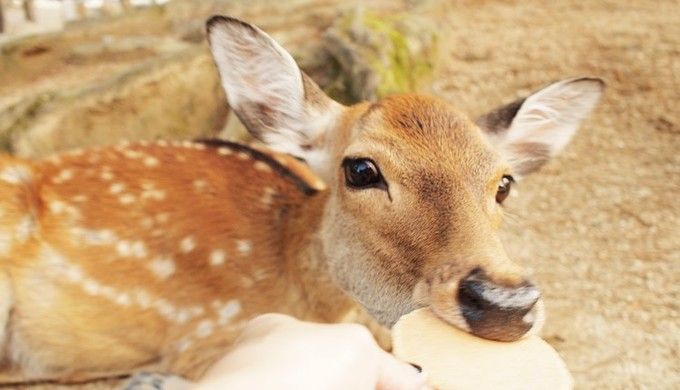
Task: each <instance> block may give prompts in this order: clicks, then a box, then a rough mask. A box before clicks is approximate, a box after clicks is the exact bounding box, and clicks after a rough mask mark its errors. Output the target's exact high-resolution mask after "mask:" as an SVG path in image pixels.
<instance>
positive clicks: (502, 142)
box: [476, 77, 604, 175]
mask: <svg viewBox="0 0 680 390" xmlns="http://www.w3.org/2000/svg"><path fill="white" fill-rule="evenodd" d="M603 89H604V82H603V81H602V80H600V79H597V78H585V77H584V78H574V79H567V80H562V81H559V82H556V83H554V84H551V85H549V86H547V87H545V88H543V89H541V90H539V91H537V92H535V93H534V94H532V95H530V96H528V97H526V98H521V99H518V100H516V101H514V102H512V103H510V104H506V105H505V106H502V107H500V108H497V109H495V110H493V111H491V112H489V113H487V114H485V115H483V116H481V117H479V118H478V119H477V121H476V122H477V125H478V126H479V127H480V128H481V129H482V130H483V131H484V133H485V134H486V135H487V137H488V139H489V140H490V141H491V143H492V144H494V146H496V147H497V148H498V150H500V152H501V154H503V156H504V157H505V158H506V159H507V160H508V161H509V162H510V163H511V164H512V166H513V168H514V170H515V172H516V173H517V174H519V175H525V174H527V173H531V172H533V171H535V170H536V169H538V168H540V167H541V166H542V165H543V164H545V163H546V162H547V161H548V160H549V159H550V158H551V157H553V156H555V155H556V154H557V153H559V152H560V151H561V150H562V149H563V148H564V147H565V146H566V145H567V144H568V143H569V141H570V140H571V138H572V137H573V135H574V134H575V133H576V130H578V128H579V126H580V125H581V122H582V121H583V120H584V119H585V118H586V117H587V116H588V114H590V112H591V111H592V110H593V109H594V108H595V105H596V104H597V102H598V100H599V99H600V96H601V95H602V91H603Z"/></svg>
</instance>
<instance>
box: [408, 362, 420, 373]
mask: <svg viewBox="0 0 680 390" xmlns="http://www.w3.org/2000/svg"><path fill="white" fill-rule="evenodd" d="M409 364H410V365H412V366H413V368H415V369H416V370H418V372H423V368H422V367H420V366H419V365H417V364H415V363H409Z"/></svg>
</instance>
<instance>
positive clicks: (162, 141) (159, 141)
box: [156, 139, 169, 146]
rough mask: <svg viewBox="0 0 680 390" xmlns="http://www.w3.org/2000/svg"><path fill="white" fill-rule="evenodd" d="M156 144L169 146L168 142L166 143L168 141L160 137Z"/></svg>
mask: <svg viewBox="0 0 680 390" xmlns="http://www.w3.org/2000/svg"><path fill="white" fill-rule="evenodd" d="M156 145H158V146H169V143H168V141H166V140H163V139H162V140H158V141H156Z"/></svg>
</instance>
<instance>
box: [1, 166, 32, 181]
mask: <svg viewBox="0 0 680 390" xmlns="http://www.w3.org/2000/svg"><path fill="white" fill-rule="evenodd" d="M30 178H31V175H30V173H29V172H28V170H27V169H26V168H24V167H20V166H14V167H7V168H5V169H4V170H3V171H2V172H0V180H2V181H4V182H5V183H9V184H20V183H25V182H27V181H28V180H30Z"/></svg>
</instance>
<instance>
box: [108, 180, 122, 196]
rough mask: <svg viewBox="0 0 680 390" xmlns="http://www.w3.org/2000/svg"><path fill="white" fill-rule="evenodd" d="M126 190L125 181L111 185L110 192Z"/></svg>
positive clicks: (116, 192)
mask: <svg viewBox="0 0 680 390" xmlns="http://www.w3.org/2000/svg"><path fill="white" fill-rule="evenodd" d="M124 190H125V184H124V183H113V184H111V186H110V187H109V192H110V193H112V194H120V193H121V192H123V191H124Z"/></svg>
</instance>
